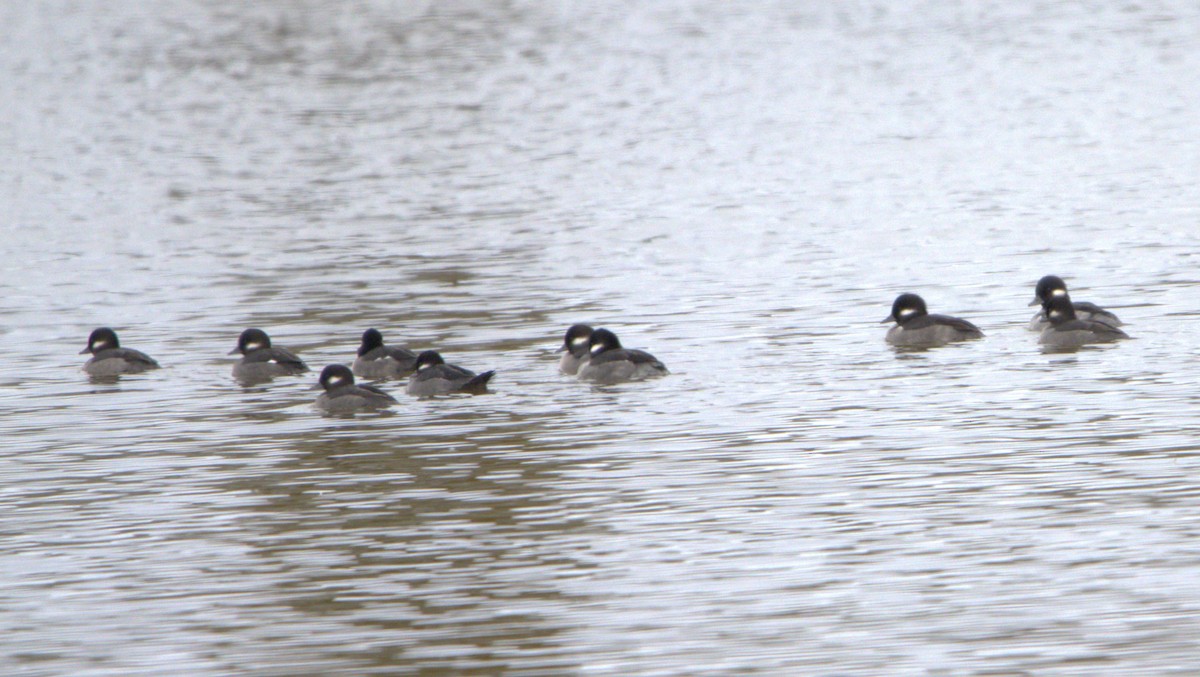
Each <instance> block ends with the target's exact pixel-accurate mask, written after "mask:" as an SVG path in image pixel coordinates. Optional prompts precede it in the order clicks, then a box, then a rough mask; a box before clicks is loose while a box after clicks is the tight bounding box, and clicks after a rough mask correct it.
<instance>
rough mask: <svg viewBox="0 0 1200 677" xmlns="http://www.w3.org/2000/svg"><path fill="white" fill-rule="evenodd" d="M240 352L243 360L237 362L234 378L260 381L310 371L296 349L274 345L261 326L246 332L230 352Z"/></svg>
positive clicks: (243, 380)
mask: <svg viewBox="0 0 1200 677" xmlns="http://www.w3.org/2000/svg"><path fill="white" fill-rule="evenodd" d="M237 353H241V354H242V359H241V360H239V361H238V363H237V364H235V365H233V377H234V378H235V379H237V380H238V381H241V382H242V383H246V384H253V383H259V382H262V381H269V380H271V379H273V378H275V377H276V376H291V375H294V374H303V373H304V372H306V371H308V365H307V364H304V360H301V359H300V358H299V357H297V356H296V354H295V353H293V352H292V351H290V350H288V349H287V348H278V347H275V348H273V347H271V337H269V336H267V332H265V331H263V330H261V329H247V330H246V331H243V332H242V335H241V336H239V337H238V344H237V347H236V348H234V349H233V350H231V351H229V354H230V355H234V354H237Z"/></svg>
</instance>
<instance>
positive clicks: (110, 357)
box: [79, 327, 159, 376]
mask: <svg viewBox="0 0 1200 677" xmlns="http://www.w3.org/2000/svg"><path fill="white" fill-rule="evenodd" d="M86 353H91V354H92V359H90V360H88V361H87V362H85V363H84V365H83V370H84V371H86V372H87V373H88V374H89V375H91V376H119V375H121V374H139V373H141V372H143V371H147V370H149V369H158V366H159V365H158V362H155V361H154V359H153V358H151V357H150V356H149V355H147V354H146V353H143V352H142V351H140V350H134V349H132V348H122V347H121V343H120V341H118V340H117V332H115V331H113V330H112V329H109V328H108V327H100V328H99V329H96V330H94V331H93V332H92V333H91V335H90V336H88V342H87V347H86V348H84V349H83V350H81V351H79V354H80V355H84V354H86Z"/></svg>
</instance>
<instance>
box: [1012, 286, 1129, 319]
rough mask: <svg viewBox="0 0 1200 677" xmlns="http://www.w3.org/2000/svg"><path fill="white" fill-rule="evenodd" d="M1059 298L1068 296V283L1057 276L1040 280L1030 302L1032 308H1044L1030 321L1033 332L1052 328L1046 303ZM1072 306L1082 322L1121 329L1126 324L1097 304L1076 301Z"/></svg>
mask: <svg viewBox="0 0 1200 677" xmlns="http://www.w3.org/2000/svg"><path fill="white" fill-rule="evenodd" d="M1059 296H1068V294H1067V283H1066V282H1063V279H1062V278H1061V277H1059V276H1057V275H1047V276H1045V277H1043V278H1042V279H1040V280H1038V283H1037V286H1036V287H1035V288H1034V290H1033V300H1032V301H1030V302H1029V305H1031V306H1037V305H1040V306H1042V307H1041V308H1040V309H1039V310H1038V311H1037V313H1036V314H1035V315H1034V316H1033V319H1031V320H1029V328H1030V329H1031V330H1033V331H1042V330H1043V329H1045V328H1046V327H1049V326H1050V322H1049V320H1047V319H1046V303H1047V302H1048V301H1050V299H1052V298H1056V297H1059ZM1072 305H1073V306H1074V308H1075V317H1076V318H1077V319H1080V320H1095V321H1096V322H1103V323H1104V324H1107V325H1110V326H1113V327H1120V326H1121V325H1122V324H1124V322H1121V319H1120V318H1118V317H1117V316H1116V314H1115V313H1113V312H1111V311H1108V310H1105V309H1103V308H1101V307H1100V306H1098V305H1096V304H1095V303H1088V302H1087V301H1074V302H1072Z"/></svg>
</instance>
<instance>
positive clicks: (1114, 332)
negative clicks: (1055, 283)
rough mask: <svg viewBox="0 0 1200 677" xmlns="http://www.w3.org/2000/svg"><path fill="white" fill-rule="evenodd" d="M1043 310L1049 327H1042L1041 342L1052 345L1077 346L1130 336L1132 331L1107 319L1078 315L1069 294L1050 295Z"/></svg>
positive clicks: (1118, 339)
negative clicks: (1127, 332)
mask: <svg viewBox="0 0 1200 677" xmlns="http://www.w3.org/2000/svg"><path fill="white" fill-rule="evenodd" d="M1043 310H1045V312H1046V318H1047V321H1048V322H1049V326H1047V327H1046V328H1045V329H1043V330H1042V334H1041V336H1039V337H1038V343H1040V344H1042V345H1043V346H1047V347H1049V348H1078V347H1079V346H1083V345H1087V344H1089V343H1109V342H1112V341H1120V340H1121V339H1127V338H1129V334H1126V333H1125V332H1124V331H1122V330H1121V329H1119V328H1117V327H1114V326H1112V325H1111V324H1108V323H1107V322H1101V321H1099V320H1088V319H1083V318H1080V317H1078V316H1077V315H1076V313H1075V304H1074V303H1072V302H1071V297H1070V296H1065V295H1064V296H1051V297H1050V300H1049V301H1048V302H1047V303H1046V307H1045V308H1044V309H1043Z"/></svg>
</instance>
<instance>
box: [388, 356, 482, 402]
mask: <svg viewBox="0 0 1200 677" xmlns="http://www.w3.org/2000/svg"><path fill="white" fill-rule="evenodd" d="M495 375H496V372H495V371H494V370H493V371H485V372H483V373H482V374H476V373H475V372H473V371H471V370H470V369H464V368H463V367H459V366H457V365H453V364H446V361H445V360H443V359H442V356H441V355H440V354H438V352H437V351H436V350H426V351H425V352H423V353H421V354H420V355H417V370H416V371H415V372H414V373H413V375H412V377H410V378H409V379H408V388H407V389H406V390H407V392H408V394H409V395H414V396H416V397H432V396H434V395H449V394H450V393H471V394H473V395H478V394H480V393H484V392H487V384H488V381H489V380H491V378H492V377H493V376H495Z"/></svg>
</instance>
